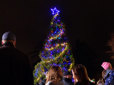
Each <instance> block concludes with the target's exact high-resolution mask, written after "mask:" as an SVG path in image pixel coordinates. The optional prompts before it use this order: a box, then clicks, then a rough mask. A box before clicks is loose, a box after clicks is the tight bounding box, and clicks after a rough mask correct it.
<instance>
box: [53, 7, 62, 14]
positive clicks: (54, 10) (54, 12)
mask: <svg viewBox="0 0 114 85" xmlns="http://www.w3.org/2000/svg"><path fill="white" fill-rule="evenodd" d="M51 11H52V15H59V12H60V11H59V10H57V8H56V7H54V8H53V9H51Z"/></svg>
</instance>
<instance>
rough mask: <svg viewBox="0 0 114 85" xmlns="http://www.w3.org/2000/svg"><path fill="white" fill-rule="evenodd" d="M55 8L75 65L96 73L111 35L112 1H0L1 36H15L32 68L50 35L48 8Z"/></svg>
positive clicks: (112, 21)
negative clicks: (62, 24) (5, 33)
mask: <svg viewBox="0 0 114 85" xmlns="http://www.w3.org/2000/svg"><path fill="white" fill-rule="evenodd" d="M55 6H56V7H57V9H59V10H60V11H61V13H60V16H61V20H62V21H63V22H64V24H65V27H66V36H67V37H68V39H69V43H70V45H71V48H72V52H73V55H74V57H75V59H76V62H77V63H82V64H84V65H86V66H87V68H88V70H89V73H90V74H91V73H92V72H93V71H91V69H93V70H95V69H97V67H98V70H99V68H100V67H99V66H100V64H101V62H102V61H103V60H104V59H106V56H107V54H105V52H106V51H107V50H109V49H108V48H107V42H108V41H109V40H110V34H111V33H113V32H114V31H113V29H114V1H113V0H2V1H0V36H2V34H3V33H4V32H5V31H12V32H14V33H15V35H16V36H17V48H18V49H19V50H21V51H23V52H24V53H25V54H27V55H28V56H30V57H31V62H32V63H33V64H35V63H36V62H37V61H39V60H37V58H38V57H37V55H38V54H39V52H40V51H41V50H42V48H43V44H44V42H45V39H46V38H47V36H48V33H49V31H50V29H49V26H50V21H51V18H52V15H51V12H50V8H53V7H55ZM0 40H1V37H0ZM108 56H109V55H108ZM88 61H89V62H88ZM96 62H97V64H96ZM91 67H92V68H91ZM98 70H96V71H98ZM96 71H95V72H96Z"/></svg>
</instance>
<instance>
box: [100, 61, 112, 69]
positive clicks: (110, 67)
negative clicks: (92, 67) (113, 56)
mask: <svg viewBox="0 0 114 85" xmlns="http://www.w3.org/2000/svg"><path fill="white" fill-rule="evenodd" d="M101 66H102V67H103V69H104V70H108V69H112V65H111V63H110V62H103V63H102V65H101Z"/></svg>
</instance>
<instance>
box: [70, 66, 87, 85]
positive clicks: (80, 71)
mask: <svg viewBox="0 0 114 85" xmlns="http://www.w3.org/2000/svg"><path fill="white" fill-rule="evenodd" d="M72 70H73V71H74V73H75V75H74V76H76V78H77V80H78V82H80V83H81V84H84V85H86V84H88V83H89V77H88V73H87V69H86V67H85V66H84V65H82V64H77V65H76V66H74V67H73V69H72Z"/></svg>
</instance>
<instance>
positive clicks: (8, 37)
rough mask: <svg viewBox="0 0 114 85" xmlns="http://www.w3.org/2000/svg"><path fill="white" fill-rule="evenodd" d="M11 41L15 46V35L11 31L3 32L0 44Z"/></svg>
mask: <svg viewBox="0 0 114 85" xmlns="http://www.w3.org/2000/svg"><path fill="white" fill-rule="evenodd" d="M8 42H10V43H12V44H13V45H14V46H16V36H15V34H13V33H12V32H5V33H4V34H3V35H2V45H3V44H5V43H8Z"/></svg>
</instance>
